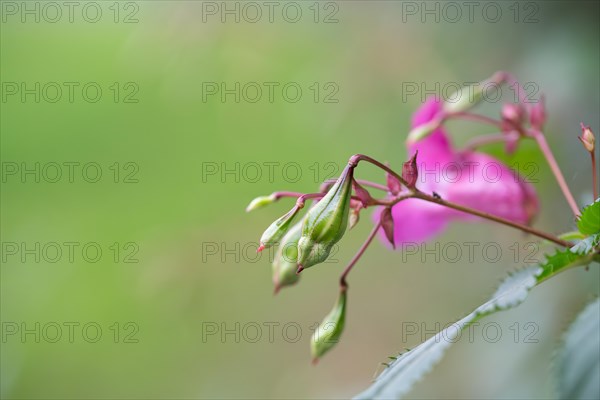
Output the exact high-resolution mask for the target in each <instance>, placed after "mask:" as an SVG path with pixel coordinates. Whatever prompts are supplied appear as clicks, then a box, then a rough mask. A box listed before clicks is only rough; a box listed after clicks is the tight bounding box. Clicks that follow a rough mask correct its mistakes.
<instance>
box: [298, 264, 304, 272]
mask: <svg viewBox="0 0 600 400" xmlns="http://www.w3.org/2000/svg"><path fill="white" fill-rule="evenodd" d="M302 271H304V267H303V266H302V264H298V269H297V270H296V275H300V272H302Z"/></svg>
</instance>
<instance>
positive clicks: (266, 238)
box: [256, 206, 300, 252]
mask: <svg viewBox="0 0 600 400" xmlns="http://www.w3.org/2000/svg"><path fill="white" fill-rule="evenodd" d="M298 211H300V207H298V206H294V208H292V209H291V210H290V211H288V212H287V213H286V214H285V215H283V216H281V217H279V218H278V219H277V220H275V222H273V223H272V224H271V225H269V227H268V228H267V229H266V230H265V232H264V233H263V234H262V236H261V237H260V247H259V248H258V249H257V250H256V251H257V252H261V251H263V250H264V249H267V248H269V247H272V246H273V245H275V244H277V243H279V241H280V240H281V238H282V237H283V235H285V233H286V232H287V231H288V229H289V228H290V225H291V224H292V221H293V220H294V217H295V216H296V214H298Z"/></svg>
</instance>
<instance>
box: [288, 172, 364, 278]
mask: <svg viewBox="0 0 600 400" xmlns="http://www.w3.org/2000/svg"><path fill="white" fill-rule="evenodd" d="M354 167H355V166H354V165H348V166H346V168H345V169H344V172H343V173H342V175H341V176H340V177H339V178H338V180H337V181H336V183H335V184H334V185H333V186H332V187H331V189H329V191H328V192H327V194H326V195H325V196H324V197H323V198H322V199H321V200H320V201H319V202H318V203H317V204H316V205H314V206H313V207H312V208H311V209H310V210H309V211H308V213H307V214H306V218H304V224H303V225H302V237H301V238H300V240H299V241H298V272H300V271H302V270H303V269H304V268H308V267H311V266H313V265H315V264H319V263H321V262H323V261H325V260H326V259H327V257H328V256H329V253H330V252H331V248H332V247H333V245H334V244H336V243H337V242H338V241H339V240H340V239H341V238H342V236H344V233H345V231H346V226H347V225H348V213H349V210H350V200H351V199H352V177H353V174H354Z"/></svg>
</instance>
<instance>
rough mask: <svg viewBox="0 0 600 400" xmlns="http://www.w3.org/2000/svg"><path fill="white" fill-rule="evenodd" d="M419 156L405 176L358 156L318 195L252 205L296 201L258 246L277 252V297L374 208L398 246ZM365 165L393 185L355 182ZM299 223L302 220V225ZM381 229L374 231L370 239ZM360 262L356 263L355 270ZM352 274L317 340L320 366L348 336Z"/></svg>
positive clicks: (264, 199) (406, 166) (313, 347)
mask: <svg viewBox="0 0 600 400" xmlns="http://www.w3.org/2000/svg"><path fill="white" fill-rule="evenodd" d="M416 157H417V155H416V154H415V155H414V156H413V157H412V158H411V159H410V160H409V161H408V162H406V163H405V164H404V166H403V172H402V176H400V175H398V174H396V173H395V172H394V171H392V170H391V169H390V168H389V167H387V166H386V165H383V164H381V163H379V162H378V161H375V160H373V159H371V158H370V157H367V156H362V155H355V156H353V157H351V158H350V160H349V162H348V165H347V166H346V167H345V168H344V170H343V172H342V174H341V175H340V177H339V178H338V179H337V180H335V181H333V182H332V181H327V182H324V184H323V185H322V186H321V188H320V191H319V192H318V193H309V194H302V193H294V192H275V193H273V194H271V195H269V196H260V197H257V198H255V199H254V200H252V201H251V202H250V204H249V205H248V207H247V208H246V211H252V210H256V209H258V208H262V207H264V206H266V205H269V204H272V203H274V202H276V201H278V200H279V199H281V198H283V197H295V198H296V203H295V205H294V206H293V207H292V209H291V210H289V211H288V212H286V213H285V214H284V215H283V216H281V217H279V218H278V219H276V220H275V221H274V222H273V223H271V224H270V225H269V226H268V227H267V229H266V230H265V231H264V233H263V234H262V236H261V238H260V245H259V247H258V251H259V252H260V251H262V250H263V249H266V248H270V247H276V252H275V257H274V259H273V264H272V274H273V275H272V277H273V284H274V285H275V293H276V294H277V293H278V292H279V291H280V290H281V288H283V287H286V286H291V285H294V284H296V283H297V282H298V281H299V278H300V273H301V272H302V271H303V270H305V269H307V268H310V267H313V266H315V265H317V264H321V263H323V262H324V261H325V260H327V258H328V257H329V255H330V253H331V250H332V248H333V246H334V245H335V244H336V243H338V242H339V241H340V240H341V239H342V237H343V236H344V234H345V233H346V231H347V230H349V229H351V228H352V227H353V226H355V225H356V223H358V220H359V215H360V212H361V211H362V210H364V209H366V208H368V207H371V206H383V212H382V213H381V216H380V220H381V221H380V223H379V224H378V225H377V228H379V227H381V229H382V230H383V231H384V232H385V236H386V237H387V238H388V240H389V241H390V243H392V245H393V242H394V235H393V229H394V224H393V219H392V215H391V206H392V205H393V204H394V201H397V200H398V199H399V198H401V196H402V195H404V194H406V193H409V192H412V191H415V190H416V181H417V177H418V171H417V164H416ZM362 160H365V161H369V162H372V163H374V164H375V165H377V166H379V167H381V168H383V169H384V170H385V171H386V174H387V182H388V186H383V185H378V184H375V183H374V182H368V181H361V180H357V179H355V178H354V172H355V169H356V167H357V165H358V162H359V161H362ZM365 186H372V187H375V188H377V189H380V190H382V191H385V195H384V197H383V198H381V199H376V198H374V197H373V196H372V195H371V193H370V192H369V190H367V189H366V188H365ZM307 200H312V201H313V202H314V204H313V205H312V206H311V207H307V208H308V211H307V212H306V214H305V215H303V216H302V217H299V214H300V212H301V210H302V209H303V208H304V207H305V202H306V201H307ZM297 219H299V220H298V221H296V220H297ZM377 230H378V229H377ZM377 230H374V232H373V234H372V235H371V238H370V239H372V236H374V235H375V232H376V231H377ZM370 239H369V241H370ZM361 254H362V253H361ZM355 261H356V260H354V261H353V262H351V264H350V265H349V267H350V268H351V267H352V265H354V262H355ZM348 272H349V269H348V270H347V271H345V273H344V274H343V275H342V278H341V279H340V282H341V284H340V293H339V297H338V300H337V302H336V304H335V306H334V308H333V310H332V311H331V312H330V313H329V314H328V315H327V317H326V318H325V319H324V320H323V322H322V323H321V324H320V325H319V328H318V329H317V330H316V331H315V334H314V335H313V338H312V341H311V352H312V355H313V359H314V360H315V361H316V360H317V359H318V358H319V357H321V356H322V355H323V354H324V353H325V352H327V351H328V350H329V349H331V348H332V347H333V346H334V344H335V343H336V342H337V340H338V339H339V336H340V335H341V333H342V331H343V327H344V320H345V313H346V298H347V288H348V286H347V284H346V281H345V275H346V274H347V273H348Z"/></svg>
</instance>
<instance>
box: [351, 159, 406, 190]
mask: <svg viewBox="0 0 600 400" xmlns="http://www.w3.org/2000/svg"><path fill="white" fill-rule="evenodd" d="M360 161H366V162H369V163H371V164H373V165H375V166H377V167H379V168H381V169H382V170H384V171H385V172H387V173H388V174H390V175H392V176H393V177H394V178H396V179H398V180H399V181H400V183H401V184H403V185H404V186H406V187H408V184H407V183H406V181H405V180H404V178H402V177H401V176H400V175H398V174H397V173H396V172H394V170H392V169H391V168H390V167H388V166H387V165H385V164H383V163H380V162H379V161H377V160H375V159H374V158H371V157H369V156H366V155H364V154H355V155H353V156H352V157H350V159H349V160H348V164H350V165H355V166H356V165H358V163H359V162H360Z"/></svg>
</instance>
